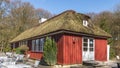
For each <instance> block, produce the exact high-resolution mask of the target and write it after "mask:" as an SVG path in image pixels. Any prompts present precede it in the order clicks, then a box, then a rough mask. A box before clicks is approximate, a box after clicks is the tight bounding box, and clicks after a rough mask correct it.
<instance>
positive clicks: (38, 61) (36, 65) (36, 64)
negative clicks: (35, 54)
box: [33, 60, 40, 68]
mask: <svg viewBox="0 0 120 68" xmlns="http://www.w3.org/2000/svg"><path fill="white" fill-rule="evenodd" d="M39 63H40V60H36V61H35V64H34V65H33V67H35V68H37V67H38V65H39Z"/></svg>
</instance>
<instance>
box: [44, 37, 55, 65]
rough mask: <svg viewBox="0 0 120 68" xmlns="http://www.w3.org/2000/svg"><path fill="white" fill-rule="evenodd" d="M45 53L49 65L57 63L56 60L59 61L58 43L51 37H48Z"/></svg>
mask: <svg viewBox="0 0 120 68" xmlns="http://www.w3.org/2000/svg"><path fill="white" fill-rule="evenodd" d="M43 53H44V54H43V57H44V60H45V62H46V63H47V64H48V65H55V64H56V62H57V45H56V43H55V41H54V40H52V39H51V38H49V37H47V38H46V41H45V44H44V49H43Z"/></svg>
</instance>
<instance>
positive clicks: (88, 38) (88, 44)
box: [82, 37, 95, 51]
mask: <svg viewBox="0 0 120 68" xmlns="http://www.w3.org/2000/svg"><path fill="white" fill-rule="evenodd" d="M84 39H87V41H88V42H87V46H88V47H87V48H88V51H90V39H92V40H93V51H94V50H95V39H94V38H90V37H83V39H82V46H83V47H82V49H83V51H84Z"/></svg>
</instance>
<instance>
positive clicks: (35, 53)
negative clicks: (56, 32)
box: [28, 51, 43, 59]
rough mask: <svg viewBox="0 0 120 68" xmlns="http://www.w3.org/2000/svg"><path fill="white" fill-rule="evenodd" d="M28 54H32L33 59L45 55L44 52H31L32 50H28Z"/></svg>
mask: <svg viewBox="0 0 120 68" xmlns="http://www.w3.org/2000/svg"><path fill="white" fill-rule="evenodd" d="M28 54H30V58H31V59H41V58H42V56H43V53H42V52H31V51H28Z"/></svg>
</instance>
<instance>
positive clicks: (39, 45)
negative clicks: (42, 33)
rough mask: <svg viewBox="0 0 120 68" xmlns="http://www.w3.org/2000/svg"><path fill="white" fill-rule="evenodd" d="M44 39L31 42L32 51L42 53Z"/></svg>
mask: <svg viewBox="0 0 120 68" xmlns="http://www.w3.org/2000/svg"><path fill="white" fill-rule="evenodd" d="M43 45H44V38H41V39H36V40H32V51H35V52H43Z"/></svg>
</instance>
